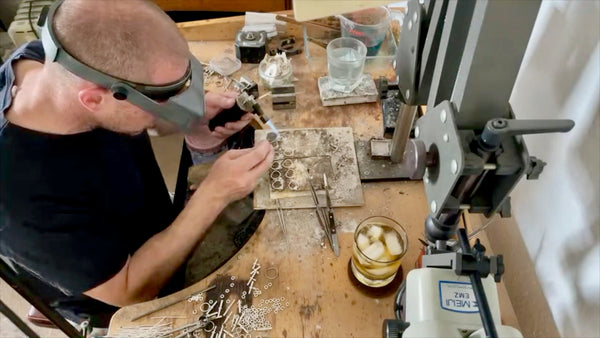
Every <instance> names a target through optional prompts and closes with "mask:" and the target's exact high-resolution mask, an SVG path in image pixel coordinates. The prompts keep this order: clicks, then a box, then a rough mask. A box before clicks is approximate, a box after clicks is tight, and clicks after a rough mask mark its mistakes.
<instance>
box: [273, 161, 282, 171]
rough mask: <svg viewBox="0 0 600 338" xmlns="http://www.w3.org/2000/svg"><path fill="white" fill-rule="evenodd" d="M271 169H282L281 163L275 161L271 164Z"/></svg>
mask: <svg viewBox="0 0 600 338" xmlns="http://www.w3.org/2000/svg"><path fill="white" fill-rule="evenodd" d="M271 169H273V170H278V169H281V161H273V163H272V164H271Z"/></svg>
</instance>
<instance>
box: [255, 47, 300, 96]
mask: <svg viewBox="0 0 600 338" xmlns="http://www.w3.org/2000/svg"><path fill="white" fill-rule="evenodd" d="M258 75H259V76H260V79H261V81H262V84H263V85H264V86H265V87H266V88H267V89H269V90H271V89H272V88H273V87H279V86H284V85H289V84H291V83H292V80H293V75H294V73H293V72H292V63H291V61H290V59H288V58H287V57H286V56H285V53H278V54H276V55H273V56H271V55H269V54H267V55H265V58H264V59H263V60H262V61H261V62H260V64H259V65H258Z"/></svg>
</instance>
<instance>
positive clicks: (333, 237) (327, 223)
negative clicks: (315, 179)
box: [308, 174, 340, 257]
mask: <svg viewBox="0 0 600 338" xmlns="http://www.w3.org/2000/svg"><path fill="white" fill-rule="evenodd" d="M323 178H324V186H325V196H326V199H327V206H326V207H321V206H320V204H319V197H318V196H317V192H316V191H315V187H314V186H313V184H312V182H311V181H310V177H309V180H308V183H309V184H310V191H311V194H312V198H313V201H314V202H315V209H316V210H315V212H316V214H317V220H318V221H319V224H320V225H321V227H322V228H323V230H324V231H325V235H326V236H327V239H328V240H329V245H330V246H331V250H333V253H334V254H335V255H336V256H338V257H339V256H340V244H339V241H338V236H337V230H336V229H335V218H334V216H333V208H332V207H331V199H330V197H329V186H328V185H327V176H326V175H325V174H323Z"/></svg>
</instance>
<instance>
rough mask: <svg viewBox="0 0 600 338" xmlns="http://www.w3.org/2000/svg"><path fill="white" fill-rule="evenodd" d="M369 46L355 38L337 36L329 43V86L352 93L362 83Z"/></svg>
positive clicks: (335, 89)
mask: <svg viewBox="0 0 600 338" xmlns="http://www.w3.org/2000/svg"><path fill="white" fill-rule="evenodd" d="M366 55H367V47H366V46H365V44H364V43H362V42H361V41H359V40H357V39H354V38H337V39H335V40H333V41H331V42H330V43H329V44H328V45H327V71H328V77H329V88H331V89H333V90H334V91H338V92H343V93H350V92H352V91H353V90H354V89H356V87H358V85H359V84H360V80H361V78H362V75H363V70H364V68H365V58H366Z"/></svg>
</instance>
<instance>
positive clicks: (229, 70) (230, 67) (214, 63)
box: [210, 55, 242, 76]
mask: <svg viewBox="0 0 600 338" xmlns="http://www.w3.org/2000/svg"><path fill="white" fill-rule="evenodd" d="M210 67H211V68H212V69H214V70H215V72H217V73H219V74H221V75H223V76H229V75H231V74H233V73H235V72H236V71H238V70H239V69H240V68H241V67H242V62H241V61H240V60H238V59H236V58H235V57H233V56H231V55H220V56H217V57H214V58H212V59H211V60H210Z"/></svg>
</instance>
